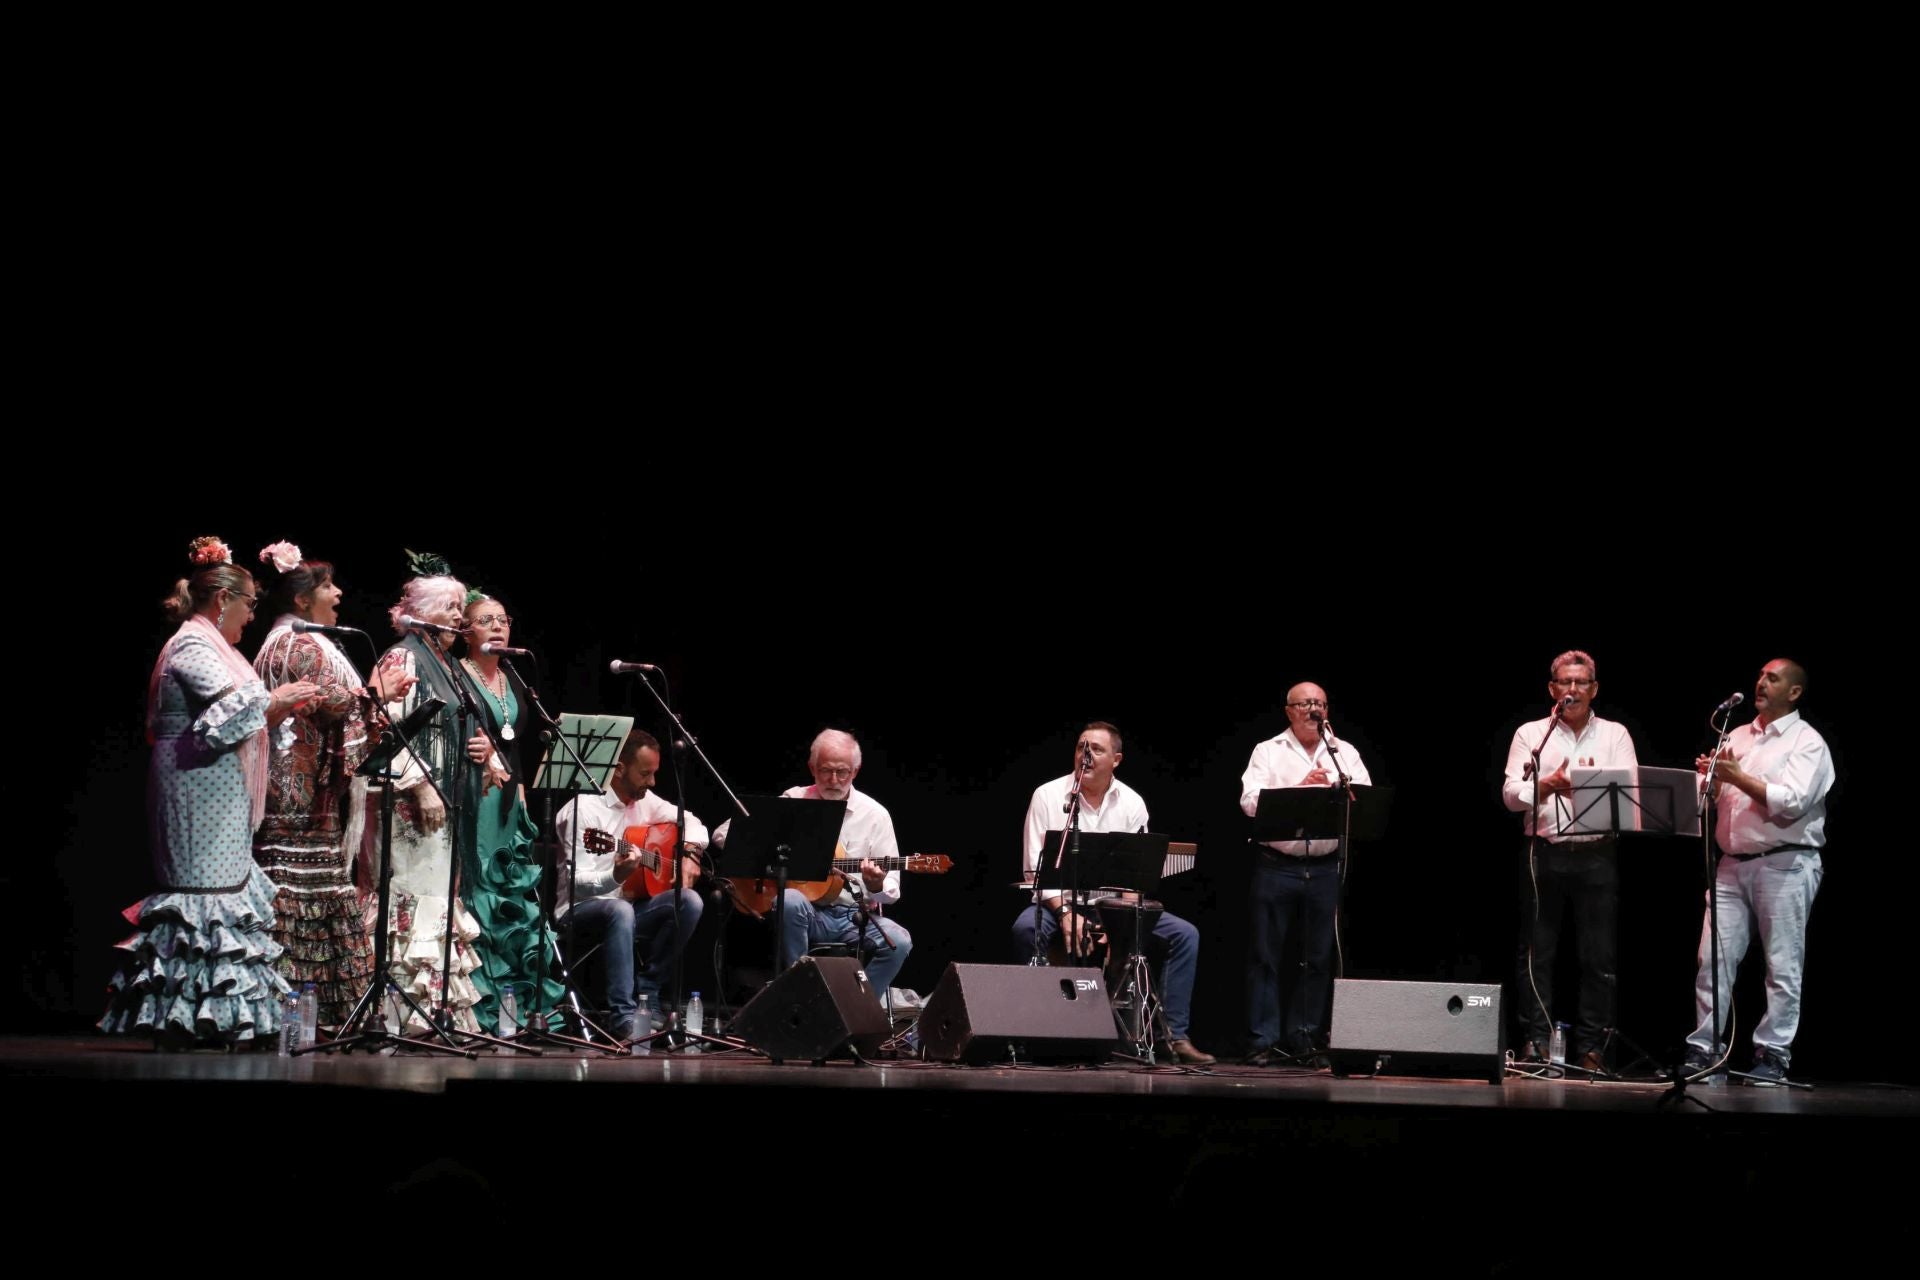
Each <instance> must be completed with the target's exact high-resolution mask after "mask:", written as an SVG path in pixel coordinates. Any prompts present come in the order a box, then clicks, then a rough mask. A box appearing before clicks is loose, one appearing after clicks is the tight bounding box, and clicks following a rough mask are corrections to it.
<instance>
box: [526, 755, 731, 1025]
mask: <svg viewBox="0 0 1920 1280" xmlns="http://www.w3.org/2000/svg"><path fill="white" fill-rule="evenodd" d="M659 768H660V743H659V742H658V740H656V739H655V738H654V736H653V735H652V734H650V733H648V732H647V731H646V730H644V729H635V730H634V731H633V732H632V733H629V734H628V735H627V740H626V741H625V742H624V743H622V744H621V746H620V761H619V764H618V765H617V766H616V767H615V769H614V771H613V776H612V778H611V779H610V780H609V783H608V787H607V789H606V790H605V791H603V792H601V793H600V794H599V795H594V796H576V797H575V798H574V799H573V800H570V801H568V802H567V805H566V807H565V808H563V809H561V810H560V813H559V815H558V816H557V817H556V818H555V819H554V833H555V835H556V836H557V837H558V839H559V841H560V864H559V868H558V872H559V874H558V877H557V881H558V883H557V887H556V888H555V890H554V902H555V904H556V905H555V910H554V916H555V918H556V919H561V918H564V917H566V916H568V915H571V916H572V917H573V927H574V930H575V934H576V937H578V938H593V937H601V938H604V939H605V942H606V958H607V1004H608V1006H609V1007H610V1008H611V1009H612V1010H613V1021H612V1024H611V1025H610V1026H608V1027H607V1030H608V1031H609V1032H611V1033H612V1034H613V1035H615V1036H617V1037H619V1038H620V1039H622V1040H627V1039H631V1038H632V1037H633V1036H634V1035H635V1034H639V1035H646V1034H647V1033H648V1032H649V1031H650V1030H651V1028H650V1027H636V1026H635V1025H634V1014H635V1010H636V1009H637V1008H638V1005H639V1002H638V997H639V996H640V995H645V996H647V997H648V1005H649V1007H650V1012H651V1013H652V1014H653V1015H654V1016H656V1017H657V1016H660V1014H661V1009H660V991H661V989H662V988H663V987H670V986H671V980H672V978H673V966H674V964H675V963H676V962H677V961H678V959H679V957H678V956H677V955H676V954H675V953H674V945H673V944H674V926H673V902H674V899H675V898H678V899H679V903H680V913H679V914H680V935H679V939H680V945H681V946H683V947H684V946H685V945H686V944H687V943H688V942H689V941H691V940H692V938H693V931H694V929H695V927H697V926H698V925H699V923H700V910H701V902H700V895H699V894H698V893H695V892H694V891H693V885H694V882H695V881H696V880H697V879H698V878H699V875H700V859H699V858H698V857H696V856H693V855H694V854H695V853H696V852H697V851H698V850H700V849H704V848H705V847H706V844H707V829H706V827H705V826H703V825H702V824H701V822H700V819H699V818H697V817H695V816H694V815H693V814H692V813H691V812H689V813H688V814H687V827H686V834H685V839H686V843H687V851H688V856H687V857H686V858H685V859H684V860H683V861H684V865H683V866H682V868H681V878H680V883H681V886H682V887H681V889H680V890H679V892H678V893H675V894H666V893H656V894H654V895H653V896H652V897H650V898H647V897H645V894H646V890H645V889H644V888H634V889H628V888H627V887H626V881H627V879H628V877H629V876H631V875H632V874H633V873H634V871H635V870H636V869H638V868H639V866H640V854H639V852H638V851H636V850H632V849H625V850H619V851H617V852H616V851H609V852H606V853H594V852H591V851H590V850H588V849H587V848H586V847H585V842H584V839H582V838H581V837H582V833H584V832H586V831H601V832H605V833H606V834H608V835H610V836H612V837H613V838H614V839H615V840H619V839H620V838H621V837H623V836H624V835H625V833H626V830H627V828H629V827H651V826H654V825H655V824H658V823H672V822H673V821H674V816H675V814H676V813H678V812H679V810H678V807H677V806H676V805H675V804H674V803H673V802H672V801H671V800H668V799H666V798H664V797H662V796H660V795H658V794H656V793H655V792H654V791H653V784H654V778H655V775H656V774H657V773H658V771H659ZM576 841H579V845H578V847H576ZM667 856H668V857H671V856H672V845H671V844H670V843H669V844H668V845H667ZM569 868H571V869H572V871H573V883H572V885H571V886H569V884H568V871H569ZM664 870H667V871H670V870H671V867H670V865H669V866H668V867H666V868H664ZM576 899H577V900H578V902H579V906H578V908H577V909H576V908H574V907H573V902H574V901H575V900H576ZM642 899H644V900H642ZM636 962H643V963H644V965H645V968H644V969H640V970H638V971H636V968H635V965H636Z"/></svg>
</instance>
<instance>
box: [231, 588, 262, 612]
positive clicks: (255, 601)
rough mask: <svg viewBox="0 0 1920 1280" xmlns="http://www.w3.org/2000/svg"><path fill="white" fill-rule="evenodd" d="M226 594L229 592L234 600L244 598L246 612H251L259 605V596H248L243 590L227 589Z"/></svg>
mask: <svg viewBox="0 0 1920 1280" xmlns="http://www.w3.org/2000/svg"><path fill="white" fill-rule="evenodd" d="M228 594H230V595H231V596H232V597H233V598H234V599H235V600H245V601H246V602H247V612H248V613H252V612H253V611H254V610H256V609H258V608H259V607H260V597H259V596H250V595H248V594H247V593H246V592H244V591H232V590H229V592H228Z"/></svg>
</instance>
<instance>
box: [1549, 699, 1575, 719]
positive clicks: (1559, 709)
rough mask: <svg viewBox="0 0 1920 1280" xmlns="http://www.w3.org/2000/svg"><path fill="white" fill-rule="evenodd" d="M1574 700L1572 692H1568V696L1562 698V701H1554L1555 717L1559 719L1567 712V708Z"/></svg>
mask: <svg viewBox="0 0 1920 1280" xmlns="http://www.w3.org/2000/svg"><path fill="white" fill-rule="evenodd" d="M1574 701H1575V699H1574V696H1573V695H1572V694H1568V695H1567V696H1566V697H1564V698H1562V699H1560V701H1558V702H1556V703H1554V704H1553V718H1554V719H1555V720H1558V719H1559V718H1560V717H1561V716H1563V715H1565V714H1567V708H1568V707H1571V706H1572V705H1573V704H1574Z"/></svg>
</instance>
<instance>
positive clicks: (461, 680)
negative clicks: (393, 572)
mask: <svg viewBox="0 0 1920 1280" xmlns="http://www.w3.org/2000/svg"><path fill="white" fill-rule="evenodd" d="M456 634H457V633H456ZM428 647H429V648H430V649H432V650H433V652H434V655H435V656H436V657H437V658H438V659H439V660H440V664H441V665H442V666H444V667H445V668H446V669H447V675H448V677H449V678H450V679H451V680H452V682H453V692H454V696H455V697H456V698H458V699H459V700H460V713H459V717H458V723H459V726H460V728H459V737H460V741H459V742H458V743H449V744H447V747H448V758H449V762H451V759H452V758H453V753H454V752H456V751H457V752H458V760H459V764H458V765H456V766H453V768H452V770H451V772H452V774H453V794H454V796H455V798H456V800H458V801H459V803H458V804H457V805H456V806H454V807H452V808H449V810H448V819H447V820H448V821H449V822H453V821H454V819H455V817H456V816H457V817H458V818H459V823H458V825H457V826H455V827H453V828H452V844H453V857H452V858H451V859H450V860H449V865H448V867H447V929H446V933H445V934H444V935H442V937H441V940H440V955H441V970H440V972H441V975H442V977H441V981H440V1022H441V1024H442V1025H443V1026H448V1025H450V1024H451V1023H452V1020H453V1019H452V1015H451V1014H450V1013H449V1012H448V1009H447V1006H448V1003H449V1001H451V1000H452V998H453V924H454V915H455V913H456V912H457V911H459V909H460V906H459V903H460V899H459V896H458V895H459V888H460V862H461V850H462V849H463V848H465V849H471V848H472V847H473V841H474V840H475V838H476V837H477V836H478V835H479V832H480V824H479V821H478V819H477V818H476V819H475V821H473V822H471V823H469V822H467V821H466V793H467V791H468V790H469V789H470V788H471V786H472V781H473V772H474V770H473V762H472V761H471V760H468V759H467V733H468V730H467V726H468V724H469V722H471V723H473V724H476V725H478V726H480V732H482V733H484V734H486V735H487V741H488V743H489V744H491V746H492V747H493V749H494V750H495V751H497V752H500V756H501V759H505V758H506V752H505V751H504V750H503V748H502V744H501V742H500V739H499V738H498V737H496V736H495V735H494V732H493V729H492V728H491V727H490V726H489V725H488V724H487V718H486V716H485V714H483V713H482V712H481V710H480V707H479V704H478V703H477V702H475V701H474V696H473V692H474V691H473V688H472V686H471V685H470V684H469V683H468V680H467V674H466V672H464V671H462V670H461V669H460V667H459V665H458V664H457V663H454V662H452V661H450V660H449V659H448V657H447V651H446V650H445V649H442V648H441V647H440V643H439V641H438V639H436V640H435V641H434V643H433V644H431V645H429V646H428ZM480 769H481V771H482V772H483V773H484V771H485V769H486V765H485V764H484V763H483V764H481V766H480ZM484 800H485V797H484V794H483V795H482V796H481V797H480V800H479V801H477V802H478V803H484ZM456 811H457V813H456ZM475 860H476V861H477V860H478V854H477V853H476V854H475ZM458 1034H460V1035H463V1036H466V1037H468V1038H469V1039H472V1040H484V1041H486V1042H487V1043H488V1044H491V1045H498V1046H499V1047H500V1048H502V1049H512V1050H513V1051H514V1052H516V1053H530V1054H532V1055H533V1056H534V1057H536V1058H538V1057H540V1056H542V1055H541V1053H540V1051H539V1050H538V1049H534V1048H530V1047H529V1046H527V1045H523V1044H515V1043H513V1041H511V1040H502V1039H501V1038H500V1037H499V1036H490V1035H488V1034H487V1033H486V1032H484V1031H461V1032H459V1033H458Z"/></svg>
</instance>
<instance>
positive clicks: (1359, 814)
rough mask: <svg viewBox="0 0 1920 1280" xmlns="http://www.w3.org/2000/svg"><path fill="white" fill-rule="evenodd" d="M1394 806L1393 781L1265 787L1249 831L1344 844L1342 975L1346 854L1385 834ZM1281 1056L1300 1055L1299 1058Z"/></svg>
mask: <svg viewBox="0 0 1920 1280" xmlns="http://www.w3.org/2000/svg"><path fill="white" fill-rule="evenodd" d="M1392 808H1393V788H1392V787H1376V786H1370V785H1368V784H1367V783H1364V782H1348V783H1347V784H1346V785H1345V786H1331V787H1267V788H1264V789H1263V790H1262V791H1261V792H1260V799H1259V802H1258V804H1257V805H1256V806H1255V808H1254V816H1253V823H1252V835H1251V838H1252V839H1254V840H1257V841H1269V840H1271V841H1279V840H1336V841H1338V842H1339V844H1340V848H1339V850H1338V852H1339V855H1340V858H1339V861H1338V862H1337V863H1336V864H1335V865H1336V867H1337V870H1338V874H1339V884H1340V888H1339V892H1338V894H1337V895H1336V896H1335V900H1334V904H1333V936H1334V971H1333V974H1332V977H1333V978H1344V977H1345V976H1346V971H1347V949H1346V946H1345V945H1344V944H1343V942H1342V941H1341V922H1342V921H1343V920H1345V919H1346V914H1347V864H1348V860H1349V859H1348V855H1349V854H1350V853H1351V851H1352V848H1353V842H1354V841H1355V840H1377V839H1379V838H1380V837H1381V836H1383V835H1385V834H1386V831H1387V818H1388V815H1389V814H1390V813H1391V811H1392ZM1279 856H1281V857H1285V856H1287V855H1285V854H1280V855H1279ZM1297 994H1298V993H1297V991H1296V996H1297ZM1283 1007H1284V1005H1283ZM1318 1014H1319V1016H1320V1017H1321V1018H1322V1020H1323V1021H1322V1023H1321V1025H1323V1026H1324V1025H1328V1022H1329V1021H1330V1014H1329V1011H1328V1010H1325V1009H1322V1010H1319V1011H1318ZM1313 1052H1314V1048H1313V1046H1308V1048H1307V1050H1306V1053H1307V1054H1309V1055H1311V1054H1312V1053H1313ZM1283 1060H1296V1061H1297V1060H1298V1058H1297V1057H1292V1058H1286V1059H1283Z"/></svg>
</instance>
